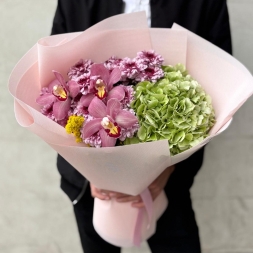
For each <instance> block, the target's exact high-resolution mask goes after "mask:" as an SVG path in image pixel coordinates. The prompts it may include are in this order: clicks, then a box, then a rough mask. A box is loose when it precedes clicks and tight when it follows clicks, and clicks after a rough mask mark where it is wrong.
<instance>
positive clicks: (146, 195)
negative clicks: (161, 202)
mask: <svg viewBox="0 0 253 253" xmlns="http://www.w3.org/2000/svg"><path fill="white" fill-rule="evenodd" d="M140 196H141V198H142V201H143V203H144V206H145V207H143V208H140V209H139V210H138V215H137V219H136V223H135V228H134V238H133V243H134V245H135V246H137V247H140V244H141V228H142V222H143V217H144V214H145V210H146V211H147V214H148V226H147V229H149V228H150V223H151V219H152V215H153V199H152V196H151V194H150V191H149V189H148V188H146V189H145V190H144V191H143V192H142V193H141V194H140Z"/></svg>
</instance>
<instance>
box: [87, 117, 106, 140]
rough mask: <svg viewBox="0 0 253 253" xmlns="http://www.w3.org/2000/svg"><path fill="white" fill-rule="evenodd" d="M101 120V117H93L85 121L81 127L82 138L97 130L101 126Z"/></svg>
mask: <svg viewBox="0 0 253 253" xmlns="http://www.w3.org/2000/svg"><path fill="white" fill-rule="evenodd" d="M101 121H102V119H101V118H100V119H93V120H91V121H89V122H87V123H86V124H85V125H84V127H83V132H82V134H83V139H85V138H88V137H90V136H91V135H93V134H95V133H96V132H98V131H99V130H100V129H101V128H102V125H101Z"/></svg>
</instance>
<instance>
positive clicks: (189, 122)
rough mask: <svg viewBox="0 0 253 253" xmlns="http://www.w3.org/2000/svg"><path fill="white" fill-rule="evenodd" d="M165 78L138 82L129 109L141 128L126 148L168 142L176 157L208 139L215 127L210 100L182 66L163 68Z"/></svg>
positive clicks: (128, 140) (127, 140) (128, 141)
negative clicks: (155, 142) (156, 80)
mask: <svg viewBox="0 0 253 253" xmlns="http://www.w3.org/2000/svg"><path fill="white" fill-rule="evenodd" d="M163 70H164V78H162V79H160V80H159V81H158V82H156V83H151V82H148V81H144V82H140V83H138V84H137V85H136V87H135V100H134V101H133V102H132V104H131V107H132V108H133V109H134V111H135V112H136V115H137V117H138V120H139V124H140V128H139V131H138V133H137V136H136V137H134V138H132V139H126V141H125V144H132V143H138V142H148V141H156V140H162V139H167V140H168V141H169V146H170V152H171V154H172V155H176V154H178V153H180V152H182V151H185V150H187V149H189V148H191V147H193V146H195V145H197V144H198V143H199V142H200V141H202V140H203V139H204V138H206V137H207V136H208V132H209V130H210V129H211V127H212V126H213V125H214V123H215V115H214V110H213V107H212V103H211V98H210V96H208V95H207V94H206V93H205V91H204V90H203V89H202V88H201V86H200V85H199V84H198V82H197V81H195V80H194V79H193V78H192V77H191V76H190V75H188V74H187V71H186V69H185V67H184V66H183V65H182V64H178V65H176V66H174V67H173V66H163Z"/></svg>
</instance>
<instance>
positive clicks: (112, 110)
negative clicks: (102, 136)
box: [106, 98, 121, 120]
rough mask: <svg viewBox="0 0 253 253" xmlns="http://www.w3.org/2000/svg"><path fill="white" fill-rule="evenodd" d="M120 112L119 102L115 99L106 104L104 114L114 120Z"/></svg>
mask: <svg viewBox="0 0 253 253" xmlns="http://www.w3.org/2000/svg"><path fill="white" fill-rule="evenodd" d="M120 111H121V106H120V102H119V100H118V99H116V98H112V99H110V100H108V102H107V108H106V114H107V115H109V116H111V117H112V119H113V120H114V119H115V117H116V115H117V114H118V113H119V112H120Z"/></svg>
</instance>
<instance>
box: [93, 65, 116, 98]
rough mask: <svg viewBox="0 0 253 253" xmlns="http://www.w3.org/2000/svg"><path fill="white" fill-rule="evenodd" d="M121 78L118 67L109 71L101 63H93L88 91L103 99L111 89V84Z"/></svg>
mask: <svg viewBox="0 0 253 253" xmlns="http://www.w3.org/2000/svg"><path fill="white" fill-rule="evenodd" d="M120 78H121V72H120V70H119V68H115V69H113V71H112V72H111V73H110V71H109V70H108V69H107V68H106V67H105V66H104V65H103V64H93V65H92V66H91V84H90V90H89V92H90V93H95V95H96V96H97V97H98V98H100V99H103V98H105V97H106V95H107V94H108V92H109V91H110V90H112V88H113V84H115V83H117V82H118V81H119V80H120Z"/></svg>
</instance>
